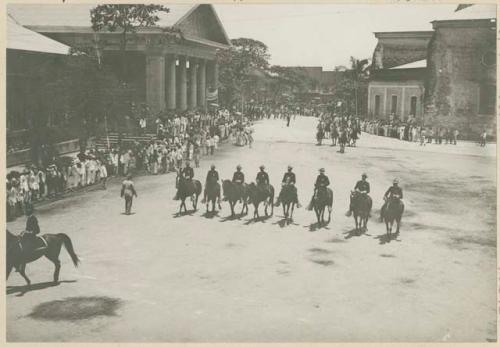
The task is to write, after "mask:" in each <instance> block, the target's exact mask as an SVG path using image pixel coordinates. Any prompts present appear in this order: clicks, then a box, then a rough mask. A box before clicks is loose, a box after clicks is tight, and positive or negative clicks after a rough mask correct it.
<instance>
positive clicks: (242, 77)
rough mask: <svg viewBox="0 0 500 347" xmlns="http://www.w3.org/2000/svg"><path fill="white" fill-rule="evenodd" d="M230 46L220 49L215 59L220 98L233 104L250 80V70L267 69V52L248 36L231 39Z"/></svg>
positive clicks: (262, 45)
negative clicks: (218, 67) (217, 64)
mask: <svg viewBox="0 0 500 347" xmlns="http://www.w3.org/2000/svg"><path fill="white" fill-rule="evenodd" d="M231 44H232V47H231V48H230V49H227V50H220V51H219V52H218V54H217V59H218V61H219V63H220V69H219V81H220V84H221V86H220V90H219V93H220V95H221V99H222V100H223V101H224V102H225V103H226V104H227V105H233V104H234V103H235V102H237V101H238V100H240V99H241V97H242V96H243V94H244V89H248V87H249V83H251V82H252V77H251V75H252V71H254V70H255V69H257V70H261V71H265V72H266V71H267V70H268V68H269V57H270V56H269V53H268V48H267V46H266V45H265V44H264V43H262V42H260V41H257V40H253V39H250V38H238V39H233V40H231Z"/></svg>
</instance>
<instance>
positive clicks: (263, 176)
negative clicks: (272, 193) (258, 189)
mask: <svg viewBox="0 0 500 347" xmlns="http://www.w3.org/2000/svg"><path fill="white" fill-rule="evenodd" d="M255 181H256V182H257V184H269V175H268V174H267V172H265V171H260V172H259V173H258V174H257V177H256V178H255Z"/></svg>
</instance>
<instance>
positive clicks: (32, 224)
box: [22, 204, 47, 252]
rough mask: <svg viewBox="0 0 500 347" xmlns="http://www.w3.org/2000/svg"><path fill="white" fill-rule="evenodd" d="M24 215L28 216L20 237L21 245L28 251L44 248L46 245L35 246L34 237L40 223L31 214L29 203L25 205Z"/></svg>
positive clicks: (31, 208)
mask: <svg viewBox="0 0 500 347" xmlns="http://www.w3.org/2000/svg"><path fill="white" fill-rule="evenodd" d="M26 215H27V217H28V218H27V219H26V228H25V230H24V232H23V237H22V241H23V246H25V247H26V248H28V250H29V251H30V252H34V251H37V252H38V251H42V250H44V249H46V248H47V247H46V245H44V246H41V247H38V248H37V245H36V239H37V235H38V234H39V233H40V225H39V224H38V219H37V218H36V216H35V215H34V214H33V206H31V204H30V205H28V206H27V207H26Z"/></svg>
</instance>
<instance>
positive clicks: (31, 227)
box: [26, 215, 40, 235]
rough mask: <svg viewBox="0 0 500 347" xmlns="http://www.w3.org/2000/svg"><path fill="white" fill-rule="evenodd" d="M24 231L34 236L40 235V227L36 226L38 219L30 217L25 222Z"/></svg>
mask: <svg viewBox="0 0 500 347" xmlns="http://www.w3.org/2000/svg"><path fill="white" fill-rule="evenodd" d="M26 231H29V232H31V233H33V234H34V235H36V234H38V233H40V226H39V225H38V219H36V217H35V216H33V215H31V216H29V217H28V219H27V220H26Z"/></svg>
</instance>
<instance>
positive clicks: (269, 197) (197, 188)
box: [176, 173, 404, 240]
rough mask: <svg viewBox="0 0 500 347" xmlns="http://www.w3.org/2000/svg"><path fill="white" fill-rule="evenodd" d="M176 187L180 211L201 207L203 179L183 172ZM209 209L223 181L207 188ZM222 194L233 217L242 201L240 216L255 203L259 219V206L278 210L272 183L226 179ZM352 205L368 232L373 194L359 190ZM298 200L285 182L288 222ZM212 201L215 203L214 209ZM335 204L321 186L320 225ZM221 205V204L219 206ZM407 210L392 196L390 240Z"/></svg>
mask: <svg viewBox="0 0 500 347" xmlns="http://www.w3.org/2000/svg"><path fill="white" fill-rule="evenodd" d="M176 187H177V191H178V194H177V196H178V197H179V199H180V201H181V203H180V207H179V214H181V213H182V211H183V210H184V212H188V211H187V207H186V199H188V198H190V199H191V201H192V204H193V209H194V210H195V211H196V210H197V204H198V198H199V196H200V194H201V192H202V186H201V182H200V181H198V180H195V179H193V180H188V179H186V178H185V177H184V176H182V175H181V174H180V173H178V175H177V180H176ZM206 190H207V191H206V193H207V199H206V212H207V213H209V212H215V211H216V210H215V204H216V203H217V202H218V198H219V196H220V193H221V187H220V184H219V183H217V182H215V183H213V184H208V185H207V187H206ZM222 196H223V200H225V201H227V202H228V203H229V206H230V208H231V217H234V216H235V215H236V214H235V207H236V204H237V203H238V202H241V204H242V208H241V212H240V215H246V214H248V205H253V206H254V213H253V217H254V218H259V205H260V204H261V203H262V204H264V213H265V215H266V217H268V216H269V213H268V208H270V209H271V214H270V215H271V216H272V215H273V213H274V197H275V190H274V187H273V186H272V185H269V186H268V187H261V186H258V185H256V184H255V183H253V182H252V183H250V184H246V183H243V184H238V183H234V182H232V181H230V180H223V181H222ZM350 198H351V206H352V212H353V217H354V223H355V230H356V231H357V232H358V231H363V230H364V231H366V230H367V228H368V219H369V217H370V213H371V209H372V205H373V203H372V199H371V197H370V196H369V195H367V194H363V193H360V192H358V191H352V192H351V197H350ZM296 201H297V190H296V188H295V187H294V186H292V185H288V184H285V185H283V187H282V192H281V199H280V202H281V204H282V207H283V215H284V219H285V221H286V223H287V224H289V223H290V222H292V221H293V212H294V210H295V206H296ZM210 204H211V205H212V208H211V211H210ZM332 207H333V191H332V190H331V189H330V188H328V187H319V188H318V189H317V190H316V192H315V194H314V196H313V198H312V202H311V206H310V209H312V210H314V212H315V214H316V218H317V223H318V225H320V226H321V225H324V224H325V223H326V224H328V223H330V221H331V213H332ZM219 208H220V207H219ZM326 211H328V219H327V220H325V212H326ZM403 211H404V205H403V203H402V202H401V200H400V199H399V198H397V197H391V198H389V200H388V202H387V205H386V208H385V210H384V211H383V213H382V217H383V220H384V222H385V224H386V232H387V235H388V238H389V240H390V239H391V237H392V229H393V225H394V223H396V234H399V228H400V225H401V218H402V215H403Z"/></svg>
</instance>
